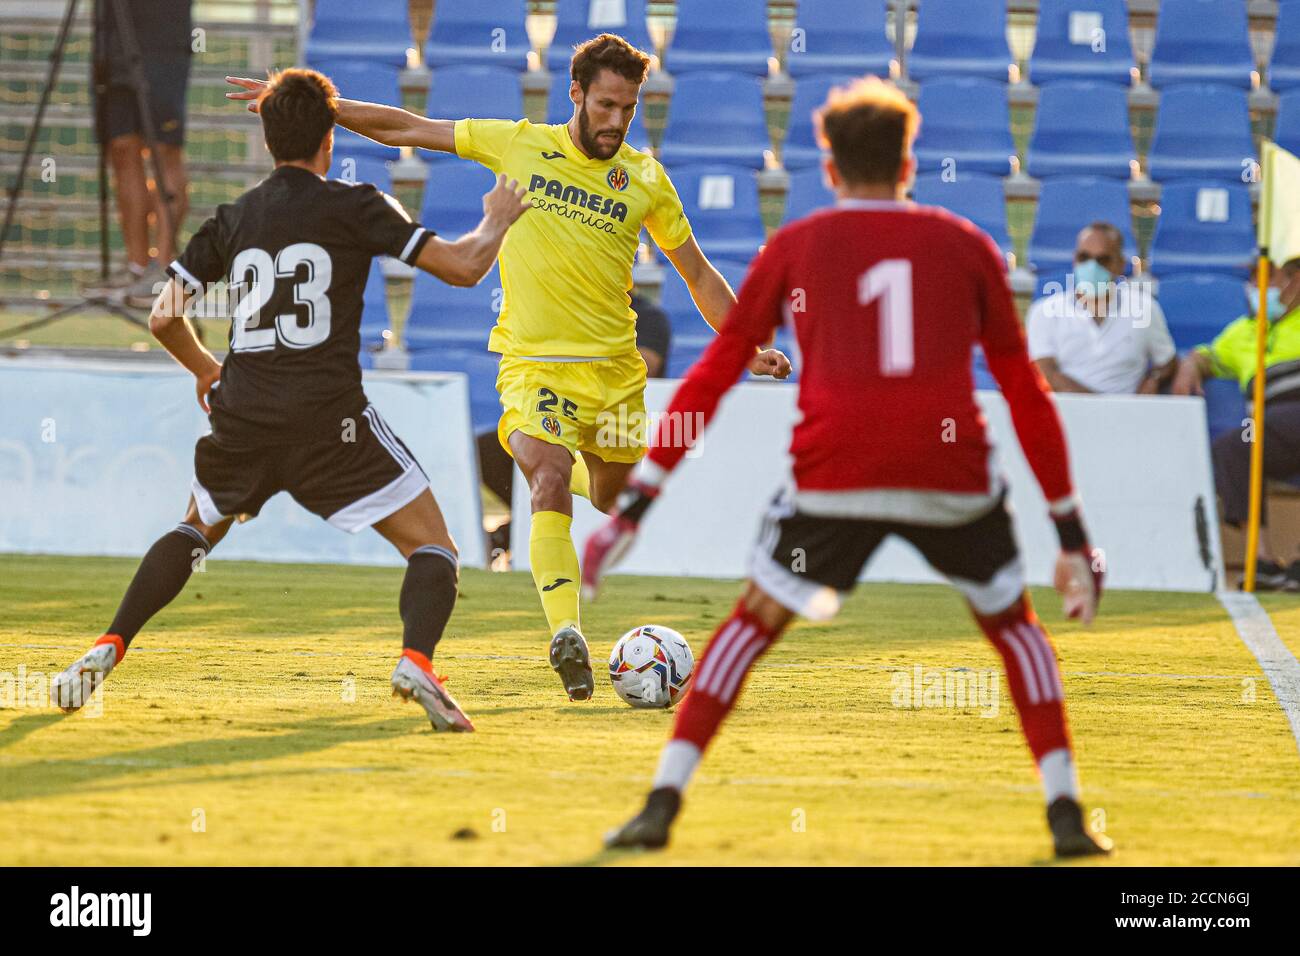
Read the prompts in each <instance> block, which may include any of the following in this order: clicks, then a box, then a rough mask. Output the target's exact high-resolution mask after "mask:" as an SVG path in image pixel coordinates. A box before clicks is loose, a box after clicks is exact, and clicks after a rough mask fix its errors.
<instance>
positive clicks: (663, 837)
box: [605, 787, 682, 850]
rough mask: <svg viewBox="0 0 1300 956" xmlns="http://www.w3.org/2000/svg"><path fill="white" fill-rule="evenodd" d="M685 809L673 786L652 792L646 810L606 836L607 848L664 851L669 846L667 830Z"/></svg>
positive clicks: (647, 800) (646, 802)
mask: <svg viewBox="0 0 1300 956" xmlns="http://www.w3.org/2000/svg"><path fill="white" fill-rule="evenodd" d="M681 809H682V795H681V794H680V793H679V792H678V791H676V790H674V789H673V788H672V787H660V788H659V789H657V790H651V791H650V795H649V796H648V797H646V801H645V809H643V810H642V811H641V812H640V813H638V814H637V815H636V816H634V817H633V818H632V819H631V820H629V821H627V823H625V824H623V825H622V826H621V827H619V828H618V829H617V830H611V831H610V832H609V833H608V834H606V836H605V846H607V847H609V848H610V849H614V848H615V847H642V848H644V849H647V850H662V849H663V848H664V847H666V846H667V845H668V830H669V828H671V827H672V825H673V820H674V819H676V817H677V814H678V813H680V812H681Z"/></svg>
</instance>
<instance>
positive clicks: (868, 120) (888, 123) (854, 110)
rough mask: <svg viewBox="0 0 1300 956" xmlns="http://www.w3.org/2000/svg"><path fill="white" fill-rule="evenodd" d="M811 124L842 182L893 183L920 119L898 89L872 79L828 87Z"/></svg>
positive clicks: (914, 107)
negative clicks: (829, 89) (828, 151)
mask: <svg viewBox="0 0 1300 956" xmlns="http://www.w3.org/2000/svg"><path fill="white" fill-rule="evenodd" d="M814 122H815V123H816V127H817V140H818V142H819V143H820V144H821V146H822V148H823V149H826V148H829V149H830V151H831V157H832V158H833V159H834V160H835V168H836V169H838V170H839V172H840V176H842V177H843V178H844V181H845V182H847V183H852V184H859V185H861V184H869V183H870V184H875V183H887V184H893V183H896V182H898V177H899V173H900V172H901V170H902V168H903V162H904V160H905V159H906V158H907V156H908V154H909V153H910V152H911V149H912V141H913V140H914V139H915V138H916V131H917V129H918V128H919V126H920V123H921V114H920V113H919V112H918V111H917V109H916V106H915V105H914V104H913V103H912V101H911V100H909V99H908V98H907V96H906V95H905V94H904V93H903V91H902V90H900V89H899V88H898V87H896V86H894V85H893V84H892V83H886V82H884V81H883V80H881V79H880V78H879V77H875V76H871V77H867V78H865V79H862V80H857V81H855V82H853V83H850V84H849V85H847V86H837V87H834V88H832V89H831V92H830V95H829V96H828V97H827V98H826V103H825V104H824V105H823V106H822V107H821V109H819V110H817V112H816V113H815V114H814Z"/></svg>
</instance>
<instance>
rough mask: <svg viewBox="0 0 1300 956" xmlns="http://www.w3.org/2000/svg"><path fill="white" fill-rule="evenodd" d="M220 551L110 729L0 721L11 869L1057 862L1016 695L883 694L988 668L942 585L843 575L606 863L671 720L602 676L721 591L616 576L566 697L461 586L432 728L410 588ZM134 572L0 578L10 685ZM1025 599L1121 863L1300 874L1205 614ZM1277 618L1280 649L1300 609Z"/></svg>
mask: <svg viewBox="0 0 1300 956" xmlns="http://www.w3.org/2000/svg"><path fill="white" fill-rule="evenodd" d="M219 555H220V552H219V551H218V552H217V554H216V555H215V556H214V558H213V560H211V561H210V562H209V564H208V567H207V570H206V571H205V573H203V574H198V575H196V576H195V577H194V578H193V579H192V580H191V582H190V584H189V586H188V587H187V588H186V590H185V592H184V593H183V594H182V596H181V597H180V598H179V599H178V600H177V601H176V603H175V604H174V605H173V606H172V607H171V608H169V609H167V610H166V611H164V612H163V613H162V614H161V615H160V616H159V617H158V618H157V619H156V620H155V621H154V623H153V624H152V625H151V626H150V627H149V628H147V629H146V630H145V632H144V633H143V634H142V635H141V637H140V638H139V639H138V640H137V642H136V646H135V647H134V648H133V649H132V651H131V653H130V654H129V655H128V657H127V659H126V661H125V663H124V664H123V666H122V667H121V668H120V669H119V670H118V671H117V672H116V673H114V674H113V675H112V677H111V678H110V679H109V681H108V682H107V684H106V685H105V689H104V697H103V708H102V715H101V716H99V717H97V718H89V717H85V716H83V715H80V714H77V715H71V716H64V715H61V714H59V713H58V712H57V711H54V710H52V709H51V708H49V707H48V706H46V707H34V706H14V707H13V708H12V709H6V710H2V711H0V864H186V865H233V864H307V865H314V864H379V865H387V864H570V863H582V864H610V865H622V864H628V863H636V864H641V863H667V864H686V865H691V864H706V863H721V864H759V865H762V864H772V865H775V864H903V865H910V864H920V865H933V864H940V865H943V864H995V865H998V864H1004V865H1023V864H1033V863H1038V862H1042V861H1044V860H1045V859H1046V858H1047V856H1048V850H1049V839H1048V835H1047V832H1046V827H1045V824H1044V822H1043V818H1042V805H1041V799H1040V795H1039V790H1038V782H1037V778H1036V776H1035V775H1034V773H1033V770H1032V766H1031V762H1030V758H1029V754H1028V751H1027V750H1026V749H1025V746H1024V743H1023V742H1022V739H1021V736H1020V733H1019V729H1018V726H1017V724H1016V719H1015V714H1014V710H1013V708H1012V706H1011V702H1010V698H1009V696H1008V695H1007V694H1006V688H1005V684H1003V683H1001V682H999V684H998V685H997V686H998V691H999V692H1000V696H999V699H998V703H999V706H998V707H997V708H996V713H995V714H993V715H992V716H982V709H981V708H980V707H979V706H974V707H971V706H967V707H955V706H954V707H948V706H924V707H921V708H919V709H917V708H911V707H900V706H896V703H897V701H896V699H895V698H896V697H897V696H898V689H899V681H900V680H902V679H903V677H900V676H899V675H905V676H909V679H910V675H911V674H913V673H914V671H913V668H914V667H916V666H917V665H920V666H921V667H922V668H923V674H924V675H932V674H934V673H940V676H942V672H945V671H948V670H951V669H957V668H967V669H969V670H965V671H961V670H952V672H953V673H954V674H961V675H966V676H968V677H969V676H970V675H971V674H977V673H978V672H981V671H987V670H989V669H993V668H996V666H997V658H996V656H995V655H994V653H993V652H992V650H991V649H990V648H989V647H988V646H987V645H986V644H985V642H984V640H983V638H982V636H981V635H980V634H979V633H978V631H977V629H976V628H975V626H974V624H973V623H972V622H970V621H969V620H968V618H967V616H966V613H965V609H964V606H963V604H962V602H961V600H960V598H959V597H958V596H957V595H956V594H955V593H954V592H951V591H949V590H948V589H946V588H943V587H929V586H893V585H870V586H863V587H861V588H859V590H858V591H857V593H856V594H855V595H854V596H853V598H852V599H851V600H850V601H849V602H848V604H847V605H846V607H845V609H844V612H843V614H842V615H841V616H840V617H839V618H838V619H837V620H836V621H835V622H834V623H832V624H829V625H813V624H806V623H805V624H800V625H799V626H797V627H796V628H795V629H794V630H793V631H792V632H790V633H789V634H787V635H786V637H785V638H784V640H783V641H782V642H781V643H780V644H779V645H778V646H777V647H776V648H775V649H774V650H773V651H772V652H771V653H770V654H769V655H768V656H767V657H766V658H764V659H763V660H762V661H761V662H760V665H759V666H758V668H757V669H756V671H755V672H754V675H753V678H752V680H751V681H750V684H749V686H748V688H747V690H746V692H745V694H744V696H743V697H742V700H741V703H740V706H739V708H738V709H737V711H736V712H735V713H734V714H733V716H732V718H731V720H730V721H729V723H728V724H727V726H726V727H725V728H724V732H723V734H722V735H721V737H720V738H719V739H718V741H717V742H716V744H715V746H714V747H713V749H712V750H711V751H710V753H709V754H708V756H707V758H706V760H705V762H704V764H703V766H702V768H701V772H700V775H699V777H698V778H697V781H696V783H695V785H694V786H693V788H692V790H691V792H690V793H689V795H688V799H687V803H686V808H685V811H684V814H683V817H682V818H681V820H680V821H679V825H678V827H677V829H676V832H675V835H674V844H673V846H672V847H671V848H670V849H669V850H668V851H667V852H665V853H662V854H640V855H615V854H606V853H602V852H601V851H600V837H601V835H602V833H603V832H604V830H605V829H607V828H608V827H610V826H612V825H614V824H616V823H619V822H621V821H622V820H623V819H624V818H625V817H626V816H628V815H629V814H630V813H632V812H633V811H634V810H635V809H636V808H637V807H638V806H639V801H640V799H641V797H642V795H643V792H644V791H645V789H646V787H647V784H648V782H649V779H650V775H651V773H652V771H653V767H654V763H655V759H656V755H657V753H658V750H659V747H660V745H661V743H662V742H663V740H664V738H665V735H666V734H667V732H668V729H669V725H670V722H671V715H670V714H667V713H664V712H659V711H634V710H632V709H630V708H628V707H626V706H624V705H623V704H622V703H621V702H620V701H619V700H618V699H617V697H615V695H614V693H613V690H612V688H611V687H610V686H609V683H608V681H607V680H606V678H605V677H604V676H603V674H602V673H601V672H600V671H601V670H603V668H601V667H600V665H601V664H603V659H604V656H605V655H607V654H608V652H609V649H610V646H611V644H612V642H613V641H614V639H615V638H616V637H617V636H618V635H619V634H620V633H622V632H623V631H624V630H626V629H628V628H630V627H632V626H634V625H636V624H640V623H651V622H657V623H662V624H667V625H669V626H672V627H675V628H677V629H679V630H681V631H682V632H683V633H684V634H685V635H686V636H687V639H688V640H689V641H690V642H691V644H692V647H693V648H694V649H695V651H696V653H697V654H699V652H700V651H702V650H703V648H704V645H705V642H706V640H707V638H708V636H709V634H710V633H711V632H712V630H713V628H714V627H715V626H716V624H717V623H718V622H719V621H720V620H721V619H722V618H723V617H725V616H726V614H727V613H728V611H729V610H730V607H731V605H732V602H733V601H734V599H735V596H736V594H737V592H738V585H737V584H736V582H725V581H722V582H720V581H703V580H668V579H648V578H632V577H620V578H615V579H614V580H613V581H612V582H611V584H610V586H609V588H608V591H607V593H606V595H605V596H604V598H603V599H602V601H601V602H600V603H599V604H595V605H590V606H588V607H587V608H586V609H585V612H584V614H585V620H584V624H585V629H586V631H587V634H588V635H589V637H590V639H591V642H592V650H593V657H596V658H598V659H599V660H598V679H597V694H596V697H595V699H594V700H592V701H590V702H587V703H582V704H576V703H569V702H568V701H567V700H565V698H564V695H563V693H562V691H561V689H560V686H559V682H558V680H557V678H556V677H555V675H554V674H553V673H552V672H551V671H550V669H549V667H548V666H547V663H546V656H545V654H546V644H547V635H546V634H545V629H544V626H543V623H542V616H541V612H540V608H539V607H538V604H537V599H536V595H535V594H534V592H533V586H532V582H531V580H530V579H529V578H528V576H527V575H525V574H488V573H484V572H476V571H466V572H465V573H464V574H463V578H462V584H461V590H462V597H461V600H460V603H459V605H458V606H457V609H456V613H455V615H454V616H453V618H452V621H451V624H450V626H449V628H448V633H447V635H446V637H445V638H444V640H443V643H442V645H441V646H440V648H439V654H438V655H437V660H438V663H439V666H440V670H441V671H445V672H446V673H447V674H449V675H450V677H451V684H450V686H451V688H452V690H453V691H454V692H455V693H456V694H457V695H458V696H459V698H460V700H461V702H462V704H463V705H464V706H465V708H466V709H467V710H468V711H469V713H470V714H471V715H472V716H473V717H474V719H475V720H476V722H477V724H478V727H479V732H478V733H477V734H472V735H436V734H433V733H431V732H430V731H429V728H428V724H427V722H426V721H425V720H424V719H423V715H422V713H421V712H420V711H419V710H418V709H417V708H416V707H415V706H414V705H402V704H400V703H399V702H397V701H394V700H392V699H391V698H390V697H389V688H388V676H389V673H390V672H391V670H392V667H393V664H394V661H395V658H396V655H397V651H398V647H399V643H400V641H399V625H398V620H397V612H396V607H397V594H398V588H399V585H400V580H401V578H400V571H399V570H397V569H380V568H345V567H324V566H302V565H297V566H295V565H274V564H253V563H235V562H229V563H228V562H223V561H221V560H220V557H219ZM134 566H135V562H134V561H128V560H116V559H84V558H53V557H24V556H6V557H3V558H0V607H3V608H4V613H3V616H2V617H0V674H3V675H6V676H9V675H16V673H17V668H18V667H19V666H20V665H22V666H23V667H24V668H25V672H26V676H27V677H28V679H29V680H30V679H31V677H32V675H33V674H34V673H37V672H42V673H46V672H51V671H54V670H56V669H59V668H62V667H63V666H65V665H66V664H67V663H68V662H70V661H71V660H72V659H73V658H74V657H75V656H76V655H77V654H79V653H80V652H81V651H83V650H84V649H85V648H86V646H87V645H88V644H89V642H90V640H91V639H92V638H93V637H95V636H96V635H97V634H98V633H99V632H100V629H101V628H103V627H104V625H105V622H106V621H107V620H108V619H109V618H110V617H111V615H112V611H113V608H114V607H115V606H116V602H117V600H118V597H119V595H120V592H121V590H122V588H123V587H124V586H125V585H126V583H127V581H128V580H129V577H130V575H131V573H132V570H133V568H134ZM1035 597H1036V600H1037V603H1038V607H1039V611H1040V613H1041V614H1042V616H1043V618H1044V620H1045V621H1046V623H1047V625H1048V627H1049V628H1050V629H1051V630H1052V632H1053V635H1054V639H1055V641H1056V644H1057V647H1058V650H1059V652H1060V655H1061V660H1062V671H1063V676H1064V683H1065V688H1066V694H1067V699H1068V707H1069V712H1070V717H1071V722H1072V726H1073V731H1074V736H1075V742H1076V746H1077V750H1078V757H1079V763H1080V767H1081V772H1082V778H1083V784H1084V795H1085V800H1086V802H1087V804H1088V806H1089V807H1090V808H1095V811H1094V812H1098V813H1099V814H1100V815H1101V816H1099V817H1097V819H1098V820H1099V821H1101V822H1104V826H1105V829H1106V831H1107V832H1108V833H1109V834H1110V835H1111V836H1112V837H1113V838H1114V839H1115V841H1116V843H1117V845H1118V855H1117V856H1116V857H1115V858H1114V860H1113V864H1120V865H1122V864H1175V865H1180V864H1289V865H1296V864H1300V847H1298V846H1297V844H1296V842H1295V839H1294V838H1295V834H1296V833H1297V832H1300V753H1297V747H1296V743H1295V740H1294V739H1293V738H1292V737H1291V736H1290V733H1289V729H1288V726H1287V723H1286V720H1285V718H1284V715H1283V712H1282V710H1281V708H1280V707H1279V706H1278V703H1277V701H1276V700H1275V698H1274V697H1273V694H1272V691H1271V689H1270V688H1269V685H1268V683H1267V681H1266V680H1265V679H1264V677H1263V674H1262V673H1261V671H1260V669H1259V666H1258V665H1257V664H1256V662H1255V660H1254V658H1253V657H1251V655H1250V653H1249V652H1248V651H1247V650H1246V648H1245V647H1244V646H1243V645H1242V644H1241V642H1240V641H1239V640H1238V638H1237V637H1236V634H1235V632H1234V630H1233V628H1232V625H1231V622H1230V621H1229V619H1228V617H1227V616H1226V614H1225V613H1224V612H1223V611H1222V609H1221V608H1220V607H1219V605H1218V604H1217V602H1216V601H1215V600H1214V599H1213V597H1211V596H1209V595H1192V594H1149V593H1134V592H1130V593H1122V592H1121V593H1111V594H1107V595H1106V598H1105V601H1104V603H1103V607H1102V611H1103V614H1102V616H1101V617H1100V618H1099V620H1098V621H1097V623H1096V624H1095V625H1094V626H1093V627H1092V628H1091V629H1088V630H1085V629H1083V628H1082V627H1079V626H1077V625H1075V624H1073V623H1069V622H1063V621H1061V620H1060V617H1059V613H1058V602H1057V601H1056V599H1055V597H1054V596H1053V595H1052V594H1050V593H1047V592H1038V593H1036V595H1035ZM1267 606H1268V607H1269V610H1270V612H1271V613H1272V615H1273V618H1274V621H1275V622H1276V624H1277V627H1278V630H1279V632H1280V633H1282V634H1283V635H1284V638H1285V639H1287V640H1289V641H1290V644H1291V647H1292V649H1293V650H1296V649H1297V642H1296V640H1295V638H1294V635H1295V634H1297V633H1300V601H1297V600H1296V599H1294V598H1291V599H1285V598H1277V599H1274V600H1271V601H1269V602H1268V604H1267ZM8 687H9V688H11V689H10V690H9V691H7V693H8V694H9V698H10V699H9V702H10V703H14V704H15V705H17V704H20V703H21V701H20V700H18V699H17V696H16V694H15V693H14V691H13V690H12V688H13V687H14V682H13V680H10V683H9V685H8ZM0 690H4V686H3V685H0ZM983 710H984V711H992V710H993V708H992V707H988V708H984V709H983ZM1103 816H1104V820H1102V817H1103ZM1103 865H1105V864H1103Z"/></svg>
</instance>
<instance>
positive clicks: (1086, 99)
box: [1026, 81, 1137, 179]
mask: <svg viewBox="0 0 1300 956" xmlns="http://www.w3.org/2000/svg"><path fill="white" fill-rule="evenodd" d="M1136 160H1137V150H1136V149H1134V148H1133V134H1132V132H1131V131H1130V130H1129V121H1128V92H1127V91H1126V90H1125V89H1124V87H1122V86H1116V85H1114V84H1113V83H1088V82H1076V81H1063V82H1060V83H1048V84H1046V85H1045V86H1044V87H1043V88H1042V91H1041V92H1040V94H1039V98H1038V114H1037V119H1036V120H1035V123H1034V134H1033V136H1032V137H1031V138H1030V140H1029V155H1028V162H1027V163H1026V166H1027V167H1028V168H1027V172H1028V173H1029V175H1031V176H1038V177H1042V176H1107V177H1113V178H1115V179H1129V178H1130V177H1131V176H1132V173H1133V170H1132V166H1131V164H1132V163H1133V162H1135V161H1136Z"/></svg>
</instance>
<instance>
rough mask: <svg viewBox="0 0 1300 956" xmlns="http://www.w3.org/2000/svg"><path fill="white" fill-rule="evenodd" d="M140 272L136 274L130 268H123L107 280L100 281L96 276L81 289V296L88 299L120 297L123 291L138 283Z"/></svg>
mask: <svg viewBox="0 0 1300 956" xmlns="http://www.w3.org/2000/svg"><path fill="white" fill-rule="evenodd" d="M141 275H143V273H141V272H136V271H135V270H134V269H132V268H131V267H130V266H126V267H124V268H123V269H122V270H121V271H119V272H114V273H113V274H111V275H110V276H108V278H106V279H101V278H99V277H98V276H96V277H95V278H94V279H91V280H90V281H89V282H87V283H85V284H84V285H83V286H82V287H81V294H82V295H84V296H86V298H88V299H110V298H113V297H114V296H118V297H120V296H121V295H122V293H123V291H124V290H126V289H128V288H130V287H131V286H132V285H134V284H135V283H137V282H139V281H140V276H141Z"/></svg>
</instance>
